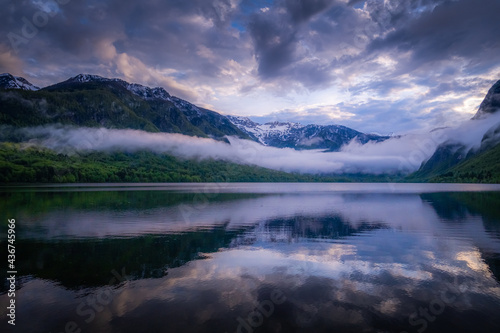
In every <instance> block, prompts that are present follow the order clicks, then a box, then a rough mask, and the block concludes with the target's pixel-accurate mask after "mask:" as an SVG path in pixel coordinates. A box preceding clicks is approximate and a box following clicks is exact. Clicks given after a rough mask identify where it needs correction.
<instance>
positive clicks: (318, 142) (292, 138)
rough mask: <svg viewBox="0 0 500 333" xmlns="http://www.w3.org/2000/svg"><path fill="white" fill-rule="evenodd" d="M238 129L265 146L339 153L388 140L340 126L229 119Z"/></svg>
mask: <svg viewBox="0 0 500 333" xmlns="http://www.w3.org/2000/svg"><path fill="white" fill-rule="evenodd" d="M227 118H228V119H229V121H231V122H232V123H233V124H234V125H236V127H238V128H239V129H240V130H242V131H243V132H246V133H247V134H248V135H249V136H250V137H252V138H254V139H255V140H257V141H258V142H260V143H261V144H263V145H265V146H272V147H279V148H284V147H289V148H295V149H324V150H328V151H338V150H340V148H341V147H342V146H343V145H346V144H348V143H349V142H351V141H352V140H357V141H359V142H360V143H362V144H364V143H367V142H369V141H376V142H379V141H383V140H385V139H387V137H383V136H378V135H372V134H369V135H367V134H364V133H361V132H358V131H355V130H353V129H351V128H348V127H345V126H340V125H327V126H322V125H302V124H299V123H293V122H278V121H275V122H270V123H265V124H258V123H256V122H253V121H252V120H250V119H249V118H246V117H238V116H227Z"/></svg>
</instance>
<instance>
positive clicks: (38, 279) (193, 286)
mask: <svg viewBox="0 0 500 333" xmlns="http://www.w3.org/2000/svg"><path fill="white" fill-rule="evenodd" d="M178 186H179V187H178V188H175V190H173V189H172V188H167V189H163V188H153V189H151V188H147V187H145V188H140V189H139V188H122V189H117V188H99V190H89V189H85V188H83V189H81V190H78V189H76V190H75V189H74V188H73V189H69V188H53V189H51V190H47V189H46V188H43V190H42V189H36V188H35V189H26V190H19V189H13V190H12V189H4V190H3V191H2V192H0V196H1V205H2V207H1V208H2V209H1V213H0V214H2V218H3V219H7V218H16V221H17V222H16V223H17V226H16V228H17V229H16V231H17V237H18V238H17V248H16V251H17V252H16V253H17V265H18V272H19V275H18V284H19V286H18V287H19V289H18V290H17V295H16V297H17V298H16V299H17V309H16V311H17V312H16V319H17V320H16V329H18V330H19V331H22V332H64V330H65V328H66V325H68V323H70V326H71V325H73V326H71V327H72V328H74V327H76V328H78V329H81V330H82V332H157V331H158V332H165V331H172V332H238V331H239V332H250V331H252V332H333V331H336V332H362V331H366V332H403V331H405V332H419V331H421V332H423V331H425V332H448V331H449V332H451V331H453V332H468V331H470V332H476V331H482V332H497V331H498V330H499V329H500V318H499V316H498V314H499V313H500V284H499V281H500V268H499V267H500V210H499V209H498V207H500V192H498V190H497V191H481V190H480V189H479V191H468V192H458V191H452V192H450V191H448V190H447V191H446V192H440V187H439V185H428V186H429V187H430V188H432V190H430V191H429V190H423V191H420V188H419V189H418V190H415V189H412V190H410V191H404V189H405V188H404V186H402V187H398V190H396V191H393V190H392V189H390V188H389V189H388V188H387V186H386V185H379V186H380V188H379V190H378V191H377V190H373V189H370V191H363V190H359V191H358V190H347V191H344V190H342V191H335V190H332V189H331V186H332V185H328V186H329V187H324V188H320V189H319V190H318V188H315V189H312V190H311V189H305V190H301V191H297V190H296V189H297V187H295V190H294V186H295V184H285V185H284V184H281V185H279V188H280V189H281V190H280V191H256V190H255V189H258V188H259V187H257V186H256V185H255V184H251V185H248V186H247V185H245V184H240V185H239V186H240V187H238V190H234V188H235V187H233V188H232V190H231V191H227V192H230V193H217V192H214V193H210V191H208V193H205V192H201V191H198V190H197V189H196V188H194V189H193V188H192V187H190V186H186V187H185V188H184V187H182V185H178ZM287 186H288V187H289V191H287ZM325 186H327V185H325ZM370 186H374V185H373V184H372V185H370ZM299 188H300V187H299ZM183 189H187V190H183ZM360 189H362V187H360ZM2 228H3V229H1V231H2V233H3V234H4V236H5V233H6V227H5V225H2ZM5 240H6V237H2V243H1V244H0V245H1V246H2V247H3V248H4V247H6V242H5ZM1 274H5V271H4V272H1ZM2 278H3V281H6V280H5V278H6V276H5V275H4V276H2ZM7 289H8V288H7V284H4V285H3V286H2V294H0V306H1V309H2V310H0V314H1V315H2V318H5V315H6V310H5V309H6V306H7V302H8V301H9V298H8V297H7V294H6V291H7ZM0 328H1V329H2V331H3V332H4V331H6V329H9V328H10V327H8V326H7V323H6V320H2V322H1V323H0Z"/></svg>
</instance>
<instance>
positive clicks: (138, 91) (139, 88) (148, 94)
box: [66, 74, 171, 101]
mask: <svg viewBox="0 0 500 333" xmlns="http://www.w3.org/2000/svg"><path fill="white" fill-rule="evenodd" d="M66 82H79V83H86V82H116V83H118V84H120V85H122V86H123V87H125V88H126V89H127V90H128V91H130V92H131V93H133V94H134V95H137V96H139V97H141V98H144V99H146V100H153V99H161V100H165V101H171V96H170V94H169V93H168V92H167V91H166V90H165V89H163V88H162V87H155V88H150V87H146V86H143V85H141V84H138V83H128V82H127V81H124V80H121V79H116V78H115V79H108V78H105V77H102V76H99V75H93V74H78V75H77V76H75V77H72V78H70V79H69V80H68V81H66Z"/></svg>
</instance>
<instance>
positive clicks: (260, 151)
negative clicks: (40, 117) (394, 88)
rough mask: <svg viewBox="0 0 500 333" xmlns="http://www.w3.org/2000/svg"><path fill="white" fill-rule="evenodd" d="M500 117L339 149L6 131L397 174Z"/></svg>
mask: <svg viewBox="0 0 500 333" xmlns="http://www.w3.org/2000/svg"><path fill="white" fill-rule="evenodd" d="M499 123H500V115H498V114H497V115H492V116H490V117H488V118H485V119H481V120H469V121H467V122H464V123H463V124H461V125H460V126H458V127H455V128H441V129H436V130H433V131H431V132H425V133H424V132H415V133H408V134H405V135H401V136H395V137H391V138H390V139H388V140H386V141H383V142H378V143H375V142H369V143H367V144H364V145H363V144H360V143H359V142H358V141H356V140H355V139H354V140H352V141H351V142H350V143H348V144H346V145H345V146H343V147H342V148H341V150H340V151H338V152H324V151H321V150H301V151H297V150H294V149H292V148H274V147H266V146H263V145H261V144H259V143H256V142H253V141H249V140H243V139H239V138H237V137H227V139H228V141H229V144H228V143H226V142H221V141H216V140H212V139H208V138H198V137H191V136H186V135H182V134H172V133H150V132H144V131H139V130H130V129H123V130H119V129H105V128H86V127H73V126H63V125H49V126H39V127H31V128H22V129H12V128H10V129H8V130H6V131H2V132H9V133H10V134H9V135H10V136H15V137H17V138H18V139H19V138H20V139H21V141H24V142H25V143H27V144H28V145H40V146H44V147H47V148H49V149H52V150H55V151H57V152H61V153H66V154H74V153H78V152H87V151H108V152H111V151H126V152H135V151H140V150H148V151H152V152H156V153H167V154H171V155H174V156H176V157H180V158H187V159H217V160H224V161H230V162H235V163H240V164H248V165H257V166H261V167H265V168H271V169H275V170H282V171H288V172H301V173H368V174H382V173H388V174H394V173H409V172H412V171H416V170H417V169H418V168H419V167H420V165H421V164H422V162H425V161H426V160H427V159H429V158H430V157H431V156H432V154H433V153H434V151H435V150H436V148H437V146H439V145H440V144H442V143H443V142H454V143H460V144H463V145H465V146H467V147H468V148H469V149H477V148H478V147H479V146H480V144H481V139H482V138H483V135H484V134H485V133H486V132H487V131H488V130H489V129H491V128H494V127H495V126H498V124H499ZM4 136H5V135H4Z"/></svg>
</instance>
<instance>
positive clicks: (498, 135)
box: [408, 80, 500, 183]
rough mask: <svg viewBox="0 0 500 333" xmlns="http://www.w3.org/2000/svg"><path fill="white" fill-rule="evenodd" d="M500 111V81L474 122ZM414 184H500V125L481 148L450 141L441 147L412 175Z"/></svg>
mask: <svg viewBox="0 0 500 333" xmlns="http://www.w3.org/2000/svg"><path fill="white" fill-rule="evenodd" d="M499 110H500V80H499V81H497V82H496V83H495V84H494V85H493V86H492V87H491V88H490V89H489V91H488V93H487V94H486V96H485V98H484V100H483V102H482V103H481V105H480V106H479V109H478V111H477V112H476V114H475V115H474V116H473V117H472V118H471V121H477V120H479V119H484V118H486V117H488V116H489V115H492V114H494V113H496V112H498V111H499ZM408 180H411V181H433V182H493V183H494V182H499V181H500V124H499V123H497V124H492V127H491V128H490V129H489V130H488V131H487V132H486V133H485V134H484V135H483V138H482V140H481V144H480V146H479V148H476V149H474V148H470V147H467V146H466V145H464V144H463V143H459V142H457V141H453V140H448V141H446V142H444V143H442V144H441V145H439V146H438V147H437V149H436V151H435V152H434V154H433V155H432V156H431V158H429V160H427V161H426V162H424V163H423V164H422V165H421V167H420V169H419V170H418V171H416V172H415V173H413V174H412V175H410V176H409V177H408Z"/></svg>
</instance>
